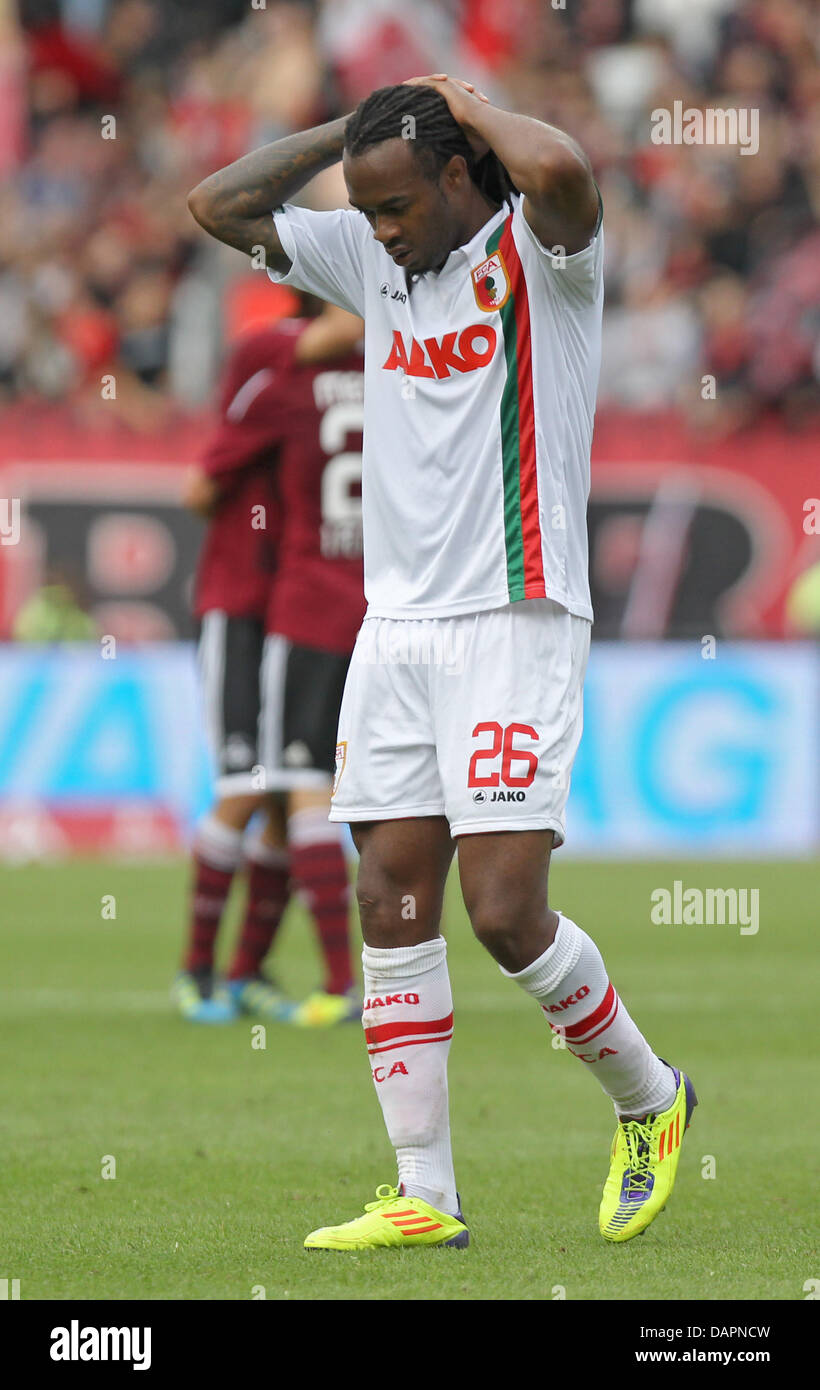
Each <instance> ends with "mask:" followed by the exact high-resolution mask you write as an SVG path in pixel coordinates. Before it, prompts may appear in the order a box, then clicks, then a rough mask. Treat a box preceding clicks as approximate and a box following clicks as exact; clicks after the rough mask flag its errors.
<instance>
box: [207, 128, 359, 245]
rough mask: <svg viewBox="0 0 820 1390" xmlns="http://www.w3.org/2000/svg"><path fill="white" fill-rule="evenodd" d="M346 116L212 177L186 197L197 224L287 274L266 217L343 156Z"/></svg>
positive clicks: (265, 149) (289, 138)
mask: <svg viewBox="0 0 820 1390" xmlns="http://www.w3.org/2000/svg"><path fill="white" fill-rule="evenodd" d="M346 120H347V117H342V118H341V119H339V120H337V121H330V122H329V123H328V124H327V125H323V126H316V127H315V128H314V129H313V130H305V131H301V132H300V133H299V134H297V135H289V136H287V137H286V138H285V139H284V140H277V141H275V142H274V144H272V145H263V147H262V149H260V150H254V151H253V153H252V154H246V155H244V156H243V158H242V159H238V160H237V161H236V163H235V164H229V165H228V167H227V168H226V169H220V170H219V172H218V173H216V174H211V175H210V177H209V178H207V179H204V180H203V182H202V183H201V184H199V185H198V186H197V187H196V188H195V189H194V191H193V193H191V194H190V195H189V198H188V206H189V208H190V209H191V212H192V214H193V216H194V217H195V218H196V220H197V222H199V224H200V225H201V226H202V227H204V228H205V230H206V232H210V234H211V236H213V237H216V239H217V241H224V242H225V243H226V245H228V246H234V247H236V249H237V250H238V251H246V252H247V253H248V255H250V254H251V253H252V252H253V250H254V248H255V247H259V246H262V247H264V248H265V256H266V264H267V265H268V266H270V268H271V269H273V270H281V271H286V270H288V269H289V268H290V261H289V259H288V257H287V256H286V255H285V253H284V251H283V250H282V245H281V243H280V241H279V237H278V235H277V232H276V227H275V225H274V222H273V218H272V217H271V212H272V210H273V209H274V208H275V207H279V205H280V204H281V203H284V202H286V201H287V200H288V199H289V198H292V197H293V195H294V194H295V193H298V192H299V190H300V189H301V188H303V187H304V185H305V184H306V183H307V182H308V180H309V179H311V178H313V175H314V174H318V173H320V172H321V171H322V170H323V169H327V168H329V166H330V165H331V164H335V163H336V162H337V161H338V160H339V159H341V156H342V148H343V145H344V128H345V123H346Z"/></svg>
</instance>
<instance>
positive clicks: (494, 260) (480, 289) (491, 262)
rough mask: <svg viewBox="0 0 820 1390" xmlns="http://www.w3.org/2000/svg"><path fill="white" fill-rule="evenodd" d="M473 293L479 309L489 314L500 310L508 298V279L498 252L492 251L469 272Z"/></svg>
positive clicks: (501, 257)
mask: <svg viewBox="0 0 820 1390" xmlns="http://www.w3.org/2000/svg"><path fill="white" fill-rule="evenodd" d="M471 275H472V281H473V293H474V294H475V299H476V304H477V305H478V307H479V309H483V310H484V312H485V314H491V313H493V311H494V310H495V309H501V308H503V306H504V305H505V304H506V303H507V300H508V299H509V297H510V277H509V275H508V274H507V267H506V265H505V264H504V257H503V256H502V254H501V252H500V251H494V252H493V254H492V255H491V256H488V257H487V259H486V261H482V262H481V265H477V266H476V267H475V270H473V271H472V272H471Z"/></svg>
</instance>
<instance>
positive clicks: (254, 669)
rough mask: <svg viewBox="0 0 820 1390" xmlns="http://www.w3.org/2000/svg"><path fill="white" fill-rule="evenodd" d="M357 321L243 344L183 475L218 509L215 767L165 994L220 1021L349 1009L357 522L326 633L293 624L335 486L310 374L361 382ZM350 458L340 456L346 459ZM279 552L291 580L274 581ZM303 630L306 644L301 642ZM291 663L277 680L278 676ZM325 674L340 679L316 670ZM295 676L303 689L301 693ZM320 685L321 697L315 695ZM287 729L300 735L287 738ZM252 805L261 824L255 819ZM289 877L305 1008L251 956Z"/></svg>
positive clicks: (199, 507)
mask: <svg viewBox="0 0 820 1390" xmlns="http://www.w3.org/2000/svg"><path fill="white" fill-rule="evenodd" d="M359 332H360V328H359V324H358V321H357V320H355V319H353V318H352V316H351V315H349V314H345V313H344V312H343V311H341V310H337V309H333V310H332V311H330V312H328V311H324V312H323V313H322V314H321V315H320V316H319V317H318V318H314V319H307V318H302V319H288V320H283V321H281V322H280V323H279V324H277V325H276V326H275V327H274V328H271V329H264V330H261V331H259V332H256V333H254V334H252V335H249V336H248V337H247V338H245V339H243V341H242V342H241V343H240V344H239V345H238V346H237V348H236V349H235V351H234V353H233V355H232V357H231V359H230V361H229V363H228V367H227V370H226V373H225V380H224V385H223V391H222V401H221V421H220V426H219V429H218V431H217V434H216V436H215V438H214V440H213V442H212V444H211V446H210V448H209V449H208V451H207V453H206V456H205V458H204V460H203V463H202V466H201V468H198V469H196V470H194V471H193V472H192V474H191V475H190V478H189V480H188V485H187V489H186V501H187V503H188V505H189V506H191V507H192V508H193V509H194V510H196V511H198V512H199V513H200V514H202V515H204V516H207V517H208V518H209V522H210V524H209V530H208V534H207V537H206V540H205V544H204V546H203V551H202V555H201V559H200V564H199V568H198V573H197V581H196V590H195V604H194V607H195V613H196V615H197V617H198V618H199V619H200V622H201V638H200V649H199V655H200V669H201V675H202V684H203V691H204V696H205V706H206V719H207V725H208V732H209V739H210V743H211V746H212V750H213V753H214V756H215V759H216V762H217V767H218V775H217V796H218V799H217V802H216V804H215V805H214V806H213V807H212V809H211V811H210V812H209V814H208V815H207V816H206V817H205V818H204V819H203V821H202V822H200V825H199V826H198V828H197V834H196V839H195V843H194V854H193V858H194V881H193V891H192V897H191V909H190V921H189V931H188V944H187V949H186V954H185V957H184V961H183V968H182V972H181V973H180V975H179V976H178V977H177V980H176V981H175V984H174V990H173V998H174V1000H175V1002H176V1004H177V1006H178V1008H179V1010H180V1012H181V1013H182V1015H183V1017H185V1018H187V1019H189V1020H190V1021H194V1022H204V1023H219V1022H228V1021H230V1020H231V1019H233V1018H234V1017H236V1015H237V1013H238V1012H239V1011H242V1012H248V1013H253V1014H256V1015H258V1016H260V1017H265V1018H269V1019H279V1020H292V1021H293V1022H295V1023H302V1024H307V1025H311V1024H313V1025H316V1024H326V1023H332V1022H336V1021H338V1020H339V1019H341V1018H342V1017H346V1016H347V1015H348V1013H349V1012H350V1008H351V1004H350V998H349V996H348V992H349V991H350V990H351V988H352V970H351V964H350V949H349V937H348V913H349V889H348V880H347V872H346V866H345V861H344V855H343V852H342V847H341V843H340V840H339V835H338V831H337V829H336V827H335V826H331V825H330V824H329V822H328V821H327V809H328V807H329V795H330V780H331V778H330V773H331V770H332V767H333V752H334V740H335V732H336V719H337V717H338V704H339V700H340V698H341V685H342V684H343V680H344V674H342V676H341V683H339V685H338V695H337V694H336V693H335V687H336V683H337V680H338V677H337V675H336V663H337V662H338V661H339V660H340V658H341V659H342V660H343V662H344V666H345V669H346V665H347V658H346V657H345V656H344V655H343V654H342V651H341V648H342V647H343V646H344V642H347V641H348V637H347V633H348V631H349V630H351V627H352V635H351V636H350V637H349V643H348V646H347V655H348V656H349V652H350V650H351V649H352V646H353V640H354V638H355V632H356V629H357V627H358V625H359V622H360V621H361V617H362V613H363V610H364V598H363V594H362V562H361V521H360V517H359V520H358V535H359V540H358V556H356V555H355V554H354V555H351V556H346V557H345V558H344V559H343V561H342V563H341V566H339V565H334V566H331V568H330V569H329V570H328V572H327V574H326V575H325V578H324V583H325V592H326V593H328V592H330V591H332V590H333V587H334V579H333V573H334V571H335V573H336V577H337V579H338V583H339V586H340V588H339V592H340V594H343V595H344V601H343V602H341V603H340V604H338V605H337V610H336V611H337V612H338V614H339V618H340V619H341V621H340V622H339V623H337V625H336V627H335V628H333V629H331V630H328V629H327V628H325V629H323V630H319V629H317V628H316V624H315V612H314V610H313V609H312V608H311V607H310V604H309V603H308V605H307V607H306V608H305V609H304V612H305V625H304V630H303V629H302V627H301V626H300V612H301V611H302V610H300V608H299V604H300V602H301V603H302V604H303V605H304V604H305V599H304V594H305V590H304V587H303V586H301V584H300V579H299V573H298V567H299V564H300V561H301V559H302V558H303V557H305V556H308V557H309V555H310V553H311V540H310V532H309V528H310V526H311V525H313V526H314V527H315V532H316V535H315V545H314V549H319V551H321V528H322V506H323V500H324V504H325V506H327V505H329V501H328V499H329V498H330V496H331V494H330V492H329V491H328V490H327V489H326V488H325V487H323V477H324V473H325V469H326V466H329V465H332V464H333V462H334V457H335V455H336V453H337V451H336V449H335V446H332V447H330V448H328V447H327V446H328V441H329V440H330V435H329V433H328V426H327V425H324V426H323V421H324V420H325V416H326V413H327V412H326V410H325V409H324V408H323V407H320V406H317V404H316V398H315V395H314V391H313V382H314V380H315V379H317V378H319V377H321V376H322V374H323V372H324V371H326V370H328V366H329V365H334V366H335V365H336V364H338V367H339V368H341V369H342V374H343V376H345V377H348V376H349V377H355V376H356V374H357V372H358V377H359V383H361V357H360V356H359V355H356V356H351V352H352V348H353V345H354V344H355V342H356V341H357V339H358V336H359ZM345 368H347V371H346V372H345V370H344V369H345ZM358 393H359V414H358V417H357V418H358V424H357V426H356V429H354V430H353V431H352V434H351V432H350V431H348V436H349V438H351V439H352V443H353V445H354V446H356V445H357V439H356V430H358V433H359V438H358V449H359V455H358V464H357V465H355V464H354V472H355V468H356V466H357V468H358V473H357V475H356V477H355V478H354V480H353V483H352V492H351V489H350V487H348V494H349V496H350V497H351V498H352V500H351V501H350V503H349V511H350V513H351V515H352V514H353V513H355V511H356V510H357V509H358V511H359V512H360V508H361V504H360V501H359V500H358V497H357V492H358V490H359V479H360V476H361V458H360V451H361V440H360V431H361V384H359V387H358ZM354 423H355V422H354ZM346 456H347V459H348V463H347V466H348V467H349V466H350V454H349V453H347V454H346ZM353 457H354V458H355V457H356V456H355V454H354V456H353ZM329 476H332V470H331V475H329ZM300 480H301V481H300ZM305 484H306V486H305ZM285 494H287V501H285ZM352 530H353V532H354V533H355V530H356V526H355V521H354V522H353V523H352ZM354 549H355V540H354ZM314 558H315V557H314ZM283 559H284V561H285V568H284V569H283V570H282V580H283V585H277V586H276V587H275V588H272V581H273V578H274V575H275V574H277V573H278V571H279V567H280V566H281V564H282V561H283ZM320 582H321V581H320V580H319V579H318V578H317V576H316V574H315V573H314V574H313V577H312V582H311V583H310V585H309V589H308V592H309V593H310V594H313V593H316V592H318V589H317V585H318V584H319V583H320ZM300 595H301V598H300ZM291 605H293V610H292V611H289V609H290V606H291ZM353 609H355V617H354V616H353ZM282 614H286V616H285V618H284V629H283V631H281V632H280V633H279V635H278V636H275V637H269V638H267V639H266V636H265V634H266V617H268V616H270V617H271V618H272V619H274V620H275V619H276V618H279V619H280V621H281V615H282ZM343 615H347V616H343ZM342 630H344V638H343V639H342V638H341V637H340V634H341V632H342ZM317 636H319V638H320V643H321V642H327V641H330V647H329V648H327V649H326V651H327V656H326V663H327V664H326V665H325V666H324V667H323V666H322V663H321V661H319V662H318V663H317V652H316V650H315V648H314V647H313V646H312V645H311V644H312V643H313V641H314V639H315V638H316V637H317ZM300 641H301V642H304V643H306V644H307V645H306V646H305V647H299V646H298V643H299V642H300ZM263 653H264V657H263ZM285 667H286V668H287V673H288V674H287V680H286V683H285V685H284V686H283V685H282V683H281V681H280V680H279V679H278V676H277V671H278V670H280V668H281V669H283V670H284V668H285ZM323 669H324V671H325V672H328V671H332V672H333V674H332V676H328V675H327V674H325V675H324V676H323ZM260 676H261V681H260ZM305 677H306V678H307V681H308V686H307V688H306V689H303V688H302V685H301V682H302V680H303V679H305ZM319 693H321V694H323V699H319V700H318V701H317V698H316V697H317V694H319ZM334 700H335V703H334ZM317 721H318V722H317ZM296 724H298V738H296V740H295V746H294V748H289V747H288V743H290V742H294V740H292V739H290V730H291V729H292V728H293V727H295V725H296ZM330 725H332V728H331V729H330V733H329V734H328V732H327V728H328V727H329V726H330ZM328 742H329V745H330V749H329V752H328V751H327V746H328ZM283 754H285V755H286V757H285V758H284V760H283V756H282V755H283ZM320 760H323V761H320ZM283 794H286V795H283ZM322 805H324V817H323V820H324V825H323V827H322V828H320V826H319V808H320V807H321V806H322ZM260 809H262V810H263V811H264V815H263V817H262V818H261V824H260V825H259V827H258V828H256V827H255V826H254V827H251V829H250V831H248V826H249V823H250V822H251V820H252V818H253V817H254V813H255V812H257V811H259V810H260ZM322 831H323V833H322ZM289 840H290V842H291V843H290V845H289V844H288V841H289ZM240 866H244V867H245V868H246V869H247V874H248V900H247V907H246V911H245V917H244V920H243V923H242V927H241V930H240V936H239V941H238V943H237V948H236V951H235V954H234V958H233V961H232V964H231V967H230V970H229V972H228V984H227V987H224V986H222V985H220V984H219V983H218V982H217V981H216V980H215V976H214V948H215V942H216V937H217V933H218V930H219V925H220V922H221V919H222V915H223V912H224V908H225V903H226V901H227V897H228V893H229V891H230V887H231V882H232V880H233V877H234V875H235V873H236V872H237V870H238V869H239V868H240ZM291 888H295V889H296V890H298V891H299V892H300V893H301V894H302V896H303V897H304V898H305V899H306V901H307V903H308V906H309V907H310V908H311V910H312V912H313V915H314V918H315V920H316V923H317V928H318V934H319V939H320V944H321V947H322V951H323V955H324V958H325V965H326V980H325V984H324V989H323V990H322V991H321V993H320V994H318V995H317V996H314V997H312V998H311V1000H310V1001H307V1002H306V1004H305V1005H302V1006H299V1007H297V1006H296V1005H294V1004H293V1003H291V1002H290V1001H289V1000H287V999H286V998H285V997H284V995H283V994H282V993H281V991H280V990H279V989H278V988H277V987H276V985H275V984H274V983H273V982H272V981H270V980H268V979H267V978H266V977H265V976H264V975H263V973H262V968H261V967H262V962H263V960H264V958H265V956H266V954H267V953H268V951H269V950H270V947H271V945H272V943H273V939H274V936H275V933H276V930H277V927H278V925H279V922H280V920H281V917H282V914H283V912H284V909H285V906H286V904H287V900H288V896H289V892H290V889H291ZM323 1006H324V1007H323Z"/></svg>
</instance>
